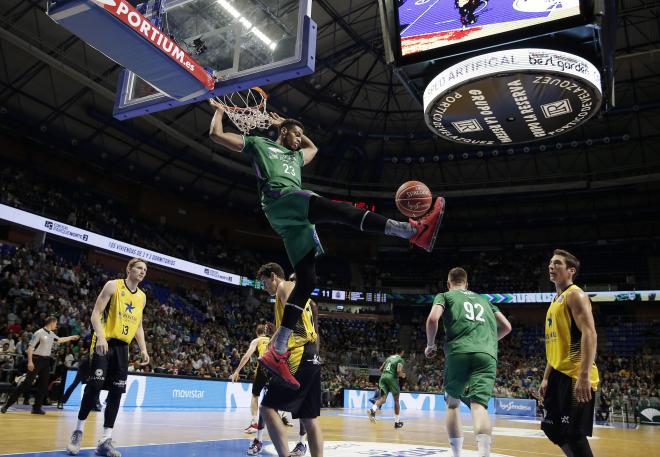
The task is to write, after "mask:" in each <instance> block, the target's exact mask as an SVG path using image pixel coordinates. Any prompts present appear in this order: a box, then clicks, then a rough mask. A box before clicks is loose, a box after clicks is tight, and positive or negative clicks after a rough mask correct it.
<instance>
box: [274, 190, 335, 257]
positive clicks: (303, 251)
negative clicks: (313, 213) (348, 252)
mask: <svg viewBox="0 0 660 457" xmlns="http://www.w3.org/2000/svg"><path fill="white" fill-rule="evenodd" d="M313 196H316V194H315V193H314V192H311V191H309V190H296V191H293V192H290V193H288V194H285V195H283V196H281V197H279V198H278V199H276V200H275V199H273V200H271V201H270V202H268V204H266V206H264V208H263V210H264V214H265V215H266V218H267V219H268V222H270V226H271V227H273V230H275V232H276V233H277V234H278V235H279V236H280V237H281V238H282V241H284V248H285V249H286V253H287V255H288V256H289V261H290V262H291V266H294V267H295V266H296V265H297V264H298V262H300V260H301V259H302V258H303V257H305V256H306V255H307V254H308V253H309V252H310V251H312V250H313V251H314V252H316V255H317V256H318V255H321V254H323V246H321V241H320V240H319V236H318V234H317V233H316V227H314V224H312V223H311V222H309V219H308V214H309V200H310V198H311V197H313Z"/></svg>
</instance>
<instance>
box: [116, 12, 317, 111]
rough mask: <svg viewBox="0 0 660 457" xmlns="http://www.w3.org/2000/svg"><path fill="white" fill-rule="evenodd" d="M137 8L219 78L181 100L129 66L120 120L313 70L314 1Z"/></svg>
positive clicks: (123, 82)
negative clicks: (205, 89) (212, 85)
mask: <svg viewBox="0 0 660 457" xmlns="http://www.w3.org/2000/svg"><path fill="white" fill-rule="evenodd" d="M137 10H138V11H139V12H140V13H142V15H144V16H145V17H146V18H147V19H149V20H150V21H151V22H152V23H153V24H155V25H157V26H159V27H160V28H161V31H162V32H163V34H164V35H166V36H169V37H170V38H172V39H173V40H174V41H175V43H176V44H177V45H178V46H179V47H181V48H182V49H183V50H184V51H185V52H187V53H188V54H189V55H190V56H191V57H192V58H193V59H194V60H195V61H196V62H197V63H199V64H200V65H202V66H203V67H204V68H205V69H206V70H207V71H208V72H209V73H211V74H212V75H213V76H214V77H215V78H216V79H217V81H216V83H215V89H213V90H212V91H210V92H207V93H205V94H203V95H200V96H197V97H195V98H192V99H189V100H185V101H184V100H175V99H174V98H170V97H168V96H166V95H165V94H163V93H162V92H161V91H159V90H158V89H156V88H155V87H153V86H151V85H149V84H148V83H146V82H145V81H144V80H142V79H141V78H140V77H139V76H138V75H136V74H135V73H133V72H131V71H130V70H126V69H125V70H123V72H122V76H121V78H120V81H119V87H118V93H117V100H116V102H115V110H114V115H115V117H116V118H118V119H127V118H131V117H135V116H140V115H143V114H147V113H153V112H157V111H161V110H164V109H169V108H172V107H175V106H180V105H183V104H187V103H195V102H198V101H201V100H205V99H208V98H210V97H212V96H215V95H221V94H225V93H229V92H235V91H238V90H242V89H246V88H250V87H253V86H262V85H263V86H267V85H268V84H272V83H275V82H280V81H284V80H287V79H293V78H297V77H300V76H305V75H309V74H311V73H313V72H314V66H315V53H316V24H314V22H313V21H312V20H311V17H310V16H311V0H240V1H238V0H235V1H232V0H149V1H147V2H145V3H143V4H140V5H138V7H137Z"/></svg>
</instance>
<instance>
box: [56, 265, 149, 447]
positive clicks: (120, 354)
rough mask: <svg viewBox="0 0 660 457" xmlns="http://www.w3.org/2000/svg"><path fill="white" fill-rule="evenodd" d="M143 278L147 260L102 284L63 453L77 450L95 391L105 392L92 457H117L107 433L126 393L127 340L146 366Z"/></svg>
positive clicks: (147, 357) (129, 266) (145, 299)
mask: <svg viewBox="0 0 660 457" xmlns="http://www.w3.org/2000/svg"><path fill="white" fill-rule="evenodd" d="M146 274H147V262H145V261H144V260H142V259H139V258H134V259H131V260H130V261H129V262H128V265H127V266H126V279H114V280H111V281H108V282H106V283H105V285H104V286H103V289H102V290H101V293H100V294H99V296H98V298H97V299H96V303H95V304H94V309H93V310H92V315H91V317H90V320H91V322H92V327H93V328H94V335H93V336H92V345H91V348H90V351H89V352H90V354H92V356H91V357H92V360H91V367H90V377H89V379H88V380H87V386H86V387H85V393H84V394H83V398H82V401H81V403H80V411H79V412H78V423H77V425H76V429H75V430H74V431H73V434H72V435H71V441H70V442H69V444H68V445H67V447H66V450H67V452H68V453H69V454H71V455H76V454H78V452H80V445H81V443H82V437H83V429H84V427H85V420H86V419H87V416H88V415H89V412H90V411H91V410H92V409H93V408H94V406H95V402H96V395H97V391H99V390H107V391H108V397H107V399H106V407H105V421H104V422H103V436H102V438H101V440H100V441H99V443H98V446H97V447H96V454H97V455H104V456H107V457H121V453H120V452H119V451H118V450H116V449H115V447H114V444H113V442H112V431H113V428H114V426H115V420H116V419H117V413H118V412H119V404H120V401H121V396H122V394H124V393H125V392H126V379H128V353H129V345H130V344H131V341H133V338H135V339H136V340H137V342H138V346H140V352H141V355H142V361H141V365H147V364H148V363H149V353H148V352H147V343H146V342H145V339H144V329H143V328H142V312H143V310H144V306H145V305H146V302H147V297H146V295H145V294H144V292H143V291H142V290H141V289H140V288H139V287H138V284H140V282H142V280H143V279H144V277H145V276H146Z"/></svg>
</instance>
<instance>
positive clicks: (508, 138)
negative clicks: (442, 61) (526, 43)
mask: <svg viewBox="0 0 660 457" xmlns="http://www.w3.org/2000/svg"><path fill="white" fill-rule="evenodd" d="M602 98H603V96H602V90H601V83H600V73H599V72H598V69H597V68H596V67H595V66H594V65H593V64H592V63H591V62H589V61H588V60H585V59H583V58H582V57H579V56H576V55H573V54H569V53H566V52H562V51H553V50H550V49H528V48H526V49H509V50H506V51H498V52H491V53H488V54H483V55H480V56H477V57H473V58H471V59H467V60H465V61H463V62H460V63H458V64H456V65H453V66H451V67H449V68H447V69H446V70H444V71H443V72H442V73H440V74H439V75H438V76H436V77H435V78H433V80H432V81H431V82H430V83H429V85H428V86H427V87H426V90H425V91H424V119H425V121H426V125H428V126H429V128H430V129H431V130H432V131H433V133H435V134H437V135H438V136H440V137H442V138H446V139H448V140H451V141H454V142H456V143H462V144H473V145H502V144H517V143H527V142H532V141H537V140H544V139H548V138H551V137H555V136H558V135H561V134H563V133H566V132H568V131H570V130H572V129H574V128H576V127H578V126H580V125H582V124H584V123H585V122H586V121H587V120H588V119H589V118H590V117H591V116H593V115H594V114H595V113H597V112H598V109H599V107H600V104H601V102H602Z"/></svg>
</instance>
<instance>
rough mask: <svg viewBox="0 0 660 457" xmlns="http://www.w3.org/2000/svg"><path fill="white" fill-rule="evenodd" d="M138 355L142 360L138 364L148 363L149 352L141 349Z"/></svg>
mask: <svg viewBox="0 0 660 457" xmlns="http://www.w3.org/2000/svg"><path fill="white" fill-rule="evenodd" d="M140 355H141V356H142V361H141V362H140V365H141V366H145V365H149V361H150V360H151V358H150V357H149V353H148V352H147V351H142V352H141V353H140Z"/></svg>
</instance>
